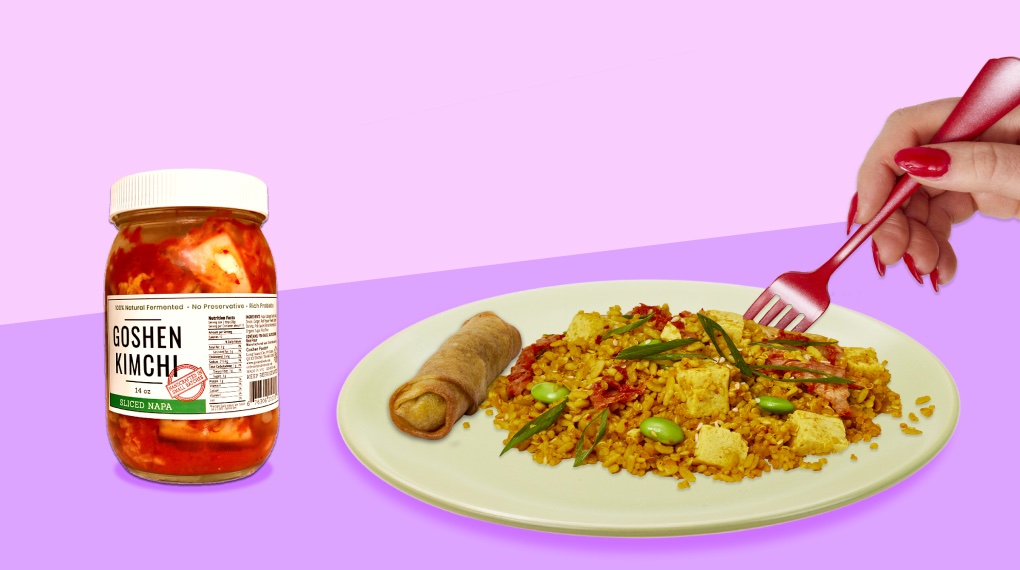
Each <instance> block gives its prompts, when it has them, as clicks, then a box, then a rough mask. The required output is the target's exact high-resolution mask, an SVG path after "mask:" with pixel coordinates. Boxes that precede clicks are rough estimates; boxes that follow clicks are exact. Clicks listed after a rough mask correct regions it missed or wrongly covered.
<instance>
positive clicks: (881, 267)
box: [871, 240, 885, 277]
mask: <svg viewBox="0 0 1020 570" xmlns="http://www.w3.org/2000/svg"><path fill="white" fill-rule="evenodd" d="M871 253H872V254H873V255H874V256H875V269H877V270H878V276H879V277H885V264H884V263H882V258H881V256H879V255H878V244H877V243H875V240H871Z"/></svg>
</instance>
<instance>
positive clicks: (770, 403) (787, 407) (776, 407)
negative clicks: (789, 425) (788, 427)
mask: <svg viewBox="0 0 1020 570" xmlns="http://www.w3.org/2000/svg"><path fill="white" fill-rule="evenodd" d="M755 401H757V402H758V407H759V408H761V409H763V410H765V411H766V412H771V413H773V414H788V413H790V412H792V411H794V410H796V409H797V407H796V406H794V405H793V402H791V401H789V400H787V399H786V398H777V397H775V396H760V397H758V398H755Z"/></svg>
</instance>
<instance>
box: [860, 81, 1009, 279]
mask: <svg viewBox="0 0 1020 570" xmlns="http://www.w3.org/2000/svg"><path fill="white" fill-rule="evenodd" d="M958 100H959V99H943V100H940V101H932V102H930V103H924V104H921V105H918V106H916V107H908V108H906V109H900V110H899V111H896V112H895V113H893V114H892V115H891V116H890V117H889V119H888V120H887V121H886V123H885V126H884V127H883V128H882V132H881V133H879V135H878V138H877V139H876V140H875V142H874V144H872V146H871V149H869V150H868V154H867V155H866V156H865V157H864V163H863V164H861V169H860V171H859V172H858V174H857V194H855V195H854V200H853V201H852V202H851V205H850V215H849V217H848V219H847V229H848V232H849V228H850V225H851V224H852V223H853V222H857V223H859V224H864V223H867V222H868V221H869V220H871V218H873V217H874V216H875V214H876V213H878V210H879V209H880V208H881V207H882V205H883V204H884V203H885V201H886V199H887V198H888V197H889V193H890V192H891V191H892V188H893V186H894V184H895V182H896V178H897V177H899V176H900V175H901V174H903V173H904V172H906V173H907V174H909V175H910V176H911V177H912V178H914V179H915V180H916V181H917V182H919V183H921V184H922V186H921V188H919V189H918V190H917V192H915V193H914V195H913V196H911V197H910V199H909V200H908V201H907V202H906V203H905V204H904V205H903V206H902V207H901V208H900V209H899V210H898V211H896V212H894V213H893V214H892V215H891V216H890V217H889V219H888V220H886V221H885V223H884V224H882V225H881V226H879V228H878V229H877V230H875V233H874V234H872V251H873V252H874V254H875V265H876V267H877V268H878V273H879V275H884V274H885V266H886V265H888V264H893V263H896V262H897V261H899V259H900V258H901V257H902V258H903V261H904V263H905V264H906V265H907V268H908V269H909V270H910V273H911V274H912V275H913V276H914V278H915V279H917V281H918V282H919V283H922V282H923V280H922V276H923V275H928V274H930V275H931V284H932V287H934V288H935V290H936V291H938V286H939V284H940V283H948V282H949V281H950V280H951V279H952V278H953V276H954V275H955V274H956V265H957V262H956V254H955V253H954V252H953V247H952V246H951V245H950V243H949V234H950V231H951V230H952V226H953V224H958V223H960V222H962V221H964V220H966V219H967V218H969V217H971V216H972V215H973V214H974V212H981V213H982V214H986V215H989V216H994V217H996V218H1014V217H1018V215H1020V108H1018V109H1014V110H1013V111H1012V112H1010V113H1009V114H1008V115H1006V116H1005V117H1004V118H1002V119H1001V120H1000V121H999V122H998V123H996V124H994V125H992V127H991V128H990V129H988V130H987V131H986V132H985V134H983V135H982V136H981V137H980V139H978V141H976V142H955V143H944V144H933V145H926V146H920V145H923V144H924V143H925V142H927V141H929V140H931V138H932V137H933V136H935V132H936V131H938V129H939V127H941V126H942V123H943V122H945V120H946V117H948V116H949V113H950V112H951V111H952V110H953V108H954V107H955V106H956V102H957V101H958Z"/></svg>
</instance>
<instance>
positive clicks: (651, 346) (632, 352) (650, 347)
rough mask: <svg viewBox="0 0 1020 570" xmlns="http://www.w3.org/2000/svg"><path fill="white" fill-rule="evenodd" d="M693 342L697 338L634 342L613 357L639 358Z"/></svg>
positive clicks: (618, 358)
mask: <svg viewBox="0 0 1020 570" xmlns="http://www.w3.org/2000/svg"><path fill="white" fill-rule="evenodd" d="M695 342H698V341H697V339H693V338H678V339H676V340H670V341H667V342H662V341H659V342H655V343H645V344H636V345H634V346H628V347H627V348H625V349H623V350H621V351H620V353H619V354H617V355H616V356H615V358H616V359H617V360H637V359H641V358H648V357H649V356H651V355H653V354H659V353H660V352H666V351H667V350H671V349H674V348H680V347H681V346H687V345H688V344H692V343H695Z"/></svg>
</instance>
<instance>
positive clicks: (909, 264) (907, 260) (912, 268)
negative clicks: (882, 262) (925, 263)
mask: <svg viewBox="0 0 1020 570" xmlns="http://www.w3.org/2000/svg"><path fill="white" fill-rule="evenodd" d="M903 263H906V264H907V269H909V270H910V274H911V275H913V276H914V279H915V280H917V282H918V283H924V278H922V277H921V272H920V271H918V270H917V266H916V265H914V258H913V257H910V254H909V253H904V254H903Z"/></svg>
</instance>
